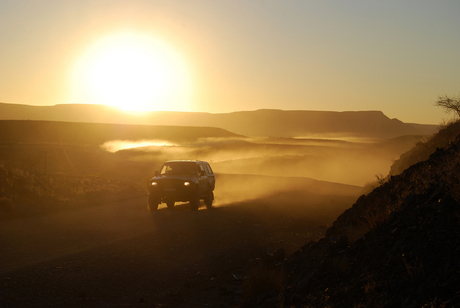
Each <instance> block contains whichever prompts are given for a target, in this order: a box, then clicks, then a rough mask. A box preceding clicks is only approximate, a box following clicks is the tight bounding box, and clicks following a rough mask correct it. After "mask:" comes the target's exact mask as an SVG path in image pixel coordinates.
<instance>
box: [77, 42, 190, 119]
mask: <svg viewBox="0 0 460 308" xmlns="http://www.w3.org/2000/svg"><path fill="white" fill-rule="evenodd" d="M72 82H73V88H74V93H73V100H74V101H75V97H78V98H79V99H78V101H80V102H84V103H97V104H105V105H111V106H115V107H120V108H122V109H124V110H131V111H160V110H181V111H188V110H190V109H191V106H190V104H191V102H190V101H191V82H190V73H189V70H188V65H187V63H186V62H185V61H184V59H183V58H182V57H181V56H180V55H179V54H178V53H177V52H176V51H175V50H173V49H172V48H170V47H169V46H167V45H166V44H164V43H162V42H160V41H158V40H155V39H153V38H152V37H150V36H147V35H141V34H133V33H121V34H116V35H112V36H108V37H106V38H105V39H103V40H101V41H99V42H98V43H96V44H94V45H93V46H92V47H91V48H89V49H88V50H87V52H86V53H85V54H84V55H83V56H82V57H81V58H80V59H79V61H78V63H77V65H76V68H75V73H74V79H73V81H72Z"/></svg>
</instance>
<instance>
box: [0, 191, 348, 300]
mask: <svg viewBox="0 0 460 308" xmlns="http://www.w3.org/2000/svg"><path fill="white" fill-rule="evenodd" d="M353 199H354V198H353V197H346V198H344V199H343V200H339V201H337V200H334V201H333V202H332V201H331V204H329V207H328V208H322V209H319V208H318V206H320V205H319V204H316V205H315V206H313V205H312V206H310V207H308V206H305V201H301V200H298V202H297V203H296V202H294V203H289V204H280V202H279V200H276V199H271V200H253V201H247V202H242V203H237V204H229V205H226V206H220V207H216V208H214V209H211V210H206V209H204V208H202V209H200V210H199V211H196V212H193V211H190V209H189V207H188V205H186V204H184V205H178V206H176V208H175V209H174V210H168V209H166V208H160V209H159V210H158V211H157V212H154V213H150V212H149V211H148V210H147V209H146V197H145V196H134V197H131V198H129V199H123V200H119V201H116V202H111V203H105V204H98V205H95V206H92V207H86V208H79V209H74V210H69V211H62V212H57V213H52V214H47V215H43V216H35V217H26V218H21V219H15V220H11V221H4V222H2V223H0V247H1V248H0V249H1V253H0V307H52V306H59V307H231V306H234V305H235V304H236V303H237V301H238V297H239V296H240V292H241V286H240V285H239V284H238V282H239V281H238V280H237V279H235V276H236V277H240V276H241V275H244V271H245V268H246V266H247V264H248V261H249V260H251V259H254V258H258V257H263V256H265V255H266V251H267V249H279V248H283V249H284V250H285V251H286V253H287V255H289V254H290V253H292V252H294V251H295V250H297V249H299V248H300V247H301V246H302V245H303V244H305V243H307V242H309V241H311V240H315V239H317V238H319V237H320V236H322V235H323V233H324V231H325V229H326V228H325V227H326V225H327V224H330V223H332V221H333V220H334V219H335V218H336V217H337V216H338V215H339V214H340V213H341V212H342V211H343V209H344V208H346V207H348V206H350V205H351V203H352V202H353ZM325 202H326V201H325ZM327 202H329V201H327ZM325 204H326V203H323V204H322V206H324V205H325Z"/></svg>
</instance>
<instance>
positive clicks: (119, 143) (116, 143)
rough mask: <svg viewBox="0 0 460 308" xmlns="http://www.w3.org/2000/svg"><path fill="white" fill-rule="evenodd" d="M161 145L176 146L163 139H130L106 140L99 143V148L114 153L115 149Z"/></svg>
mask: <svg viewBox="0 0 460 308" xmlns="http://www.w3.org/2000/svg"><path fill="white" fill-rule="evenodd" d="M152 146H155V147H161V146H165V147H166V146H168V147H171V146H177V145H176V144H174V143H172V142H169V141H164V140H142V141H131V140H112V141H107V142H105V143H104V144H102V145H101V148H102V149H103V150H105V151H108V152H112V153H115V152H117V151H121V150H126V149H133V148H142V147H152Z"/></svg>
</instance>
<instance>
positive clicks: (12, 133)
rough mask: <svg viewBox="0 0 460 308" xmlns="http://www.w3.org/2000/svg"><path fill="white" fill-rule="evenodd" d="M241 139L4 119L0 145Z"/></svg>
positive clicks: (175, 129) (183, 130)
mask: <svg viewBox="0 0 460 308" xmlns="http://www.w3.org/2000/svg"><path fill="white" fill-rule="evenodd" d="M231 137H241V136H238V135H236V134H233V133H230V132H228V131H226V130H223V129H221V128H213V127H186V126H159V125H127V124H100V123H75V122H56V121H16V120H3V121H1V120H0V142H50V143H65V144H92V145H100V144H102V143H104V142H106V141H111V140H133V141H134V140H168V141H172V142H175V141H176V142H192V141H196V140H197V139H199V138H231Z"/></svg>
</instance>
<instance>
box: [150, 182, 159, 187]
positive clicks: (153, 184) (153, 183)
mask: <svg viewBox="0 0 460 308" xmlns="http://www.w3.org/2000/svg"><path fill="white" fill-rule="evenodd" d="M150 185H152V186H157V185H158V183H157V182H152V183H150Z"/></svg>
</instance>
